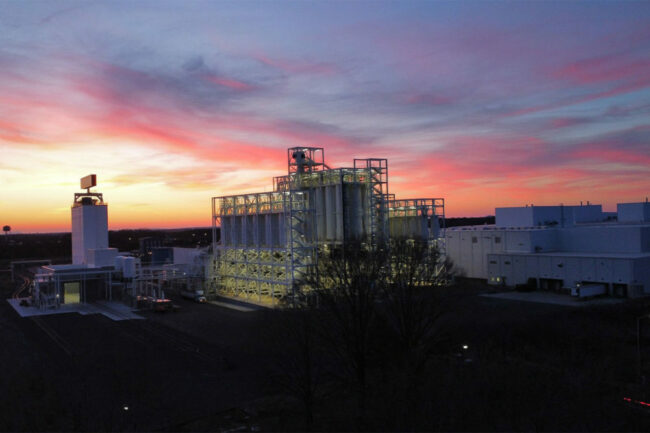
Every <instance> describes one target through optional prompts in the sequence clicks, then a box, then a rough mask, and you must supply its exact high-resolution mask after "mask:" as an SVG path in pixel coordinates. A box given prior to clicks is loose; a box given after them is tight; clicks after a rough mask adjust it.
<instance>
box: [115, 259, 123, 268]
mask: <svg viewBox="0 0 650 433" xmlns="http://www.w3.org/2000/svg"><path fill="white" fill-rule="evenodd" d="M123 269H124V256H117V257H115V270H116V271H121V270H123Z"/></svg>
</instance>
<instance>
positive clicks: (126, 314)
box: [7, 298, 144, 322]
mask: <svg viewBox="0 0 650 433" xmlns="http://www.w3.org/2000/svg"><path fill="white" fill-rule="evenodd" d="M22 299H25V298H22ZM22 299H21V298H19V299H7V302H8V303H9V305H11V306H12V307H13V309H14V310H16V313H18V315H19V316H20V317H37V316H49V315H52V314H68V313H78V314H81V315H82V316H86V315H88V314H102V315H104V316H106V317H108V318H109V319H111V320H113V321H116V322H117V321H121V320H134V319H144V317H142V316H138V315H137V314H135V313H134V312H133V311H132V309H131V308H130V307H128V306H126V305H124V304H122V303H120V302H109V301H98V302H93V303H91V304H62V305H61V306H60V307H59V308H46V309H41V308H38V307H31V306H29V307H24V306H21V305H20V301H21V300H22Z"/></svg>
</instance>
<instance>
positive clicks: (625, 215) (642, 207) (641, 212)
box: [616, 201, 650, 222]
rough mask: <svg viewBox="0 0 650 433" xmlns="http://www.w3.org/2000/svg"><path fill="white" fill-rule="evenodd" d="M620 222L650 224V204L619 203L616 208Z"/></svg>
mask: <svg viewBox="0 0 650 433" xmlns="http://www.w3.org/2000/svg"><path fill="white" fill-rule="evenodd" d="M616 211H617V214H618V221H619V222H650V203H648V202H647V201H646V202H642V203H619V204H618V205H617V206H616Z"/></svg>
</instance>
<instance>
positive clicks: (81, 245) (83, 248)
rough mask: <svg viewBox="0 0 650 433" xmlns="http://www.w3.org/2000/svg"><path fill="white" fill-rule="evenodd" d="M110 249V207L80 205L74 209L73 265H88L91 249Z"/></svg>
mask: <svg viewBox="0 0 650 433" xmlns="http://www.w3.org/2000/svg"><path fill="white" fill-rule="evenodd" d="M102 248H108V207H107V206H106V205H100V204H96V205H79V206H75V207H73V208H72V263H73V264H87V263H88V260H87V251H88V250H89V249H102Z"/></svg>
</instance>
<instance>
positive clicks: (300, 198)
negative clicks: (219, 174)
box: [206, 147, 445, 305]
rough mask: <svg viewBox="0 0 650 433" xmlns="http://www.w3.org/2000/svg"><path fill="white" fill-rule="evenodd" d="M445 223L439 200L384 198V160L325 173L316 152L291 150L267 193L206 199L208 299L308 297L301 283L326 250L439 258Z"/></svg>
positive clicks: (321, 153)
mask: <svg viewBox="0 0 650 433" xmlns="http://www.w3.org/2000/svg"><path fill="white" fill-rule="evenodd" d="M444 221H445V206H444V199H442V198H429V199H408V200H398V199H396V198H395V196H394V195H392V194H389V184H388V161H387V160H386V159H378V158H368V159H354V160H353V162H352V165H351V166H350V167H340V168H331V167H329V166H328V165H327V164H326V162H325V152H324V149H323V148H319V147H294V148H290V149H288V151H287V174H286V175H283V176H278V177H275V178H274V179H273V191H272V192H260V193H254V194H242V195H232V196H224V197H213V198H212V226H213V259H212V261H211V264H210V266H209V269H208V274H209V281H208V284H207V285H206V286H207V287H208V294H209V295H220V296H227V297H234V298H241V299H244V300H246V301H248V302H256V303H261V304H265V305H278V304H279V303H281V302H282V301H283V300H284V301H287V300H294V299H295V298H296V297H299V296H301V295H302V294H304V293H303V291H304V290H308V288H305V287H299V285H300V281H301V279H302V278H303V276H304V275H305V274H306V273H307V272H309V271H310V269H313V268H314V267H315V266H316V264H317V262H318V260H319V257H322V256H323V255H324V254H327V253H328V250H330V249H331V248H336V247H340V246H342V245H344V244H346V243H348V242H362V243H363V244H365V245H367V246H368V247H369V248H372V247H374V246H376V245H378V244H379V243H381V242H385V241H387V240H388V239H390V238H391V237H400V238H410V239H421V240H426V241H428V242H430V243H431V245H435V246H437V247H438V248H440V249H441V250H442V251H444V227H445V224H444Z"/></svg>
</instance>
